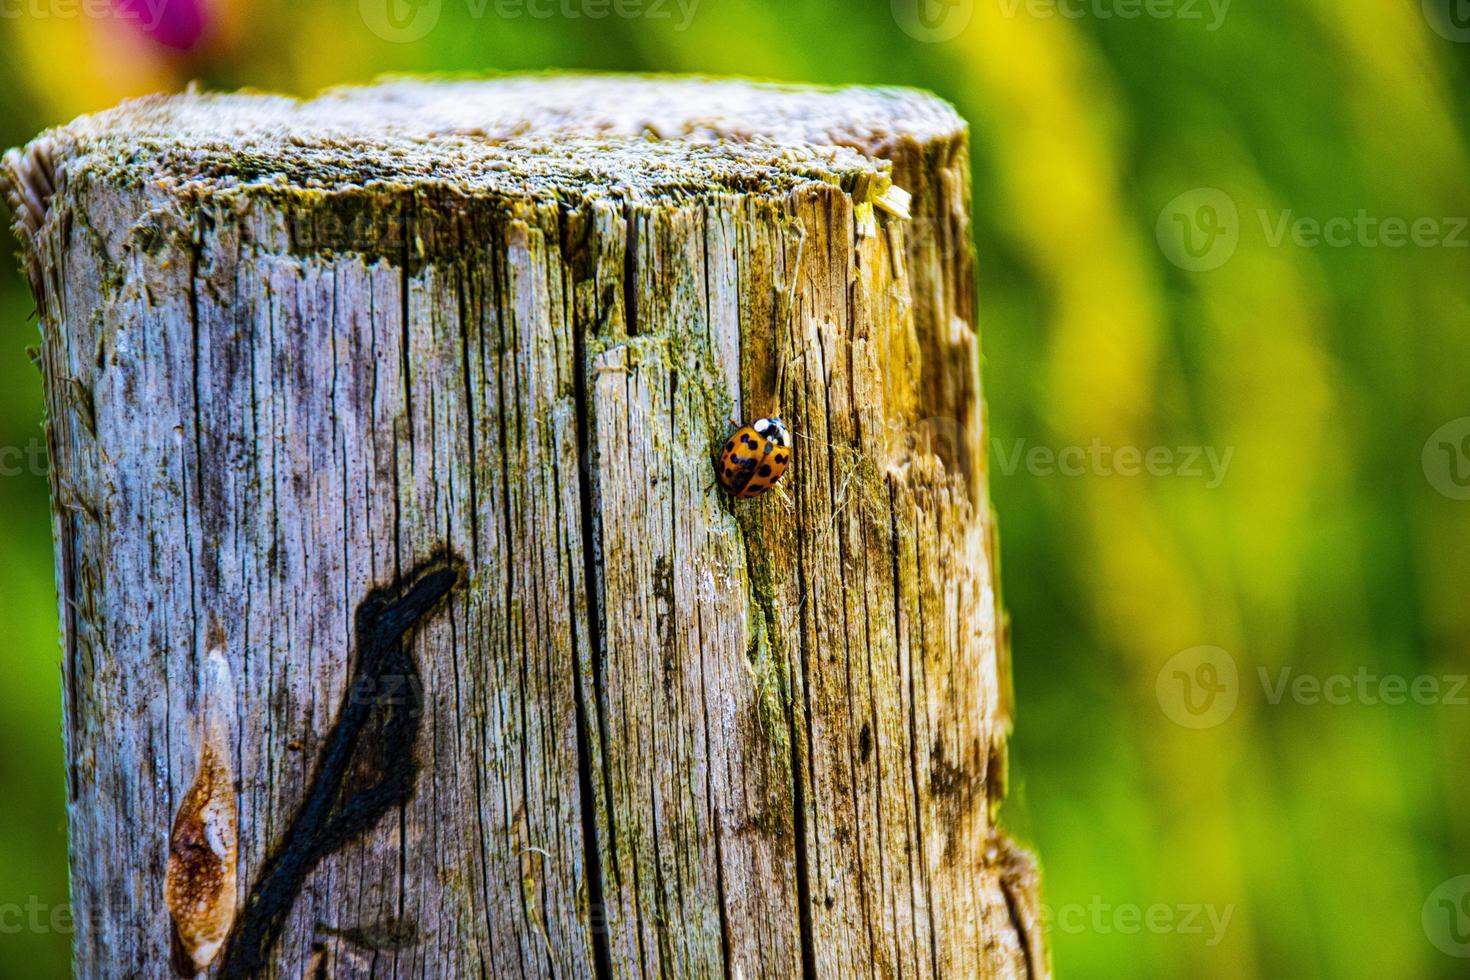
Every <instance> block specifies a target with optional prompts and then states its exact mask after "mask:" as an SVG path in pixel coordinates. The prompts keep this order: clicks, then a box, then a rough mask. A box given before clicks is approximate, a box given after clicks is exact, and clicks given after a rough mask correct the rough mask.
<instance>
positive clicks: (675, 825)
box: [3, 76, 1048, 980]
mask: <svg viewBox="0 0 1470 980" xmlns="http://www.w3.org/2000/svg"><path fill="white" fill-rule="evenodd" d="M3 169H4V170H5V172H6V190H7V193H8V196H9V198H10V200H11V203H12V206H13V208H14V210H15V212H16V216H17V222H16V223H17V229H18V232H19V234H20V238H21V240H22V242H23V244H24V253H23V261H24V263H25V266H26V269H27V270H28V273H29V276H30V279H31V282H32V285H33V287H34V290H35V295H36V297H37V303H38V307H39V310H40V322H41V330H42V333H43V350H42V355H41V362H42V365H43V369H44V373H45V380H46V401H47V404H46V409H47V413H46V421H47V440H48V445H49V448H50V452H51V460H52V471H51V481H52V484H51V485H52V491H53V497H54V532H55V539H56V557H57V563H56V569H57V577H58V583H59V590H60V596H61V602H60V618H61V636H62V649H63V660H62V667H63V688H64V701H65V738H66V749H67V759H68V766H69V771H68V774H67V779H68V788H69V793H68V800H69V811H70V824H71V874H72V892H73V897H74V903H75V912H76V921H77V934H76V950H75V969H76V972H77V974H78V975H79V976H86V977H123V976H134V977H163V976H168V975H170V973H171V972H172V973H177V974H179V975H185V976H188V975H194V974H195V973H204V972H208V973H211V974H213V975H217V976H224V977H244V976H256V975H261V976H273V977H302V976H309V977H355V976H370V975H371V976H396V977H475V976H478V977H486V976H490V977H542V976H557V977H574V978H575V977H597V978H600V980H606V978H611V977H724V978H742V977H743V978H756V977H806V978H816V977H823V978H827V977H831V978H847V977H859V976H872V977H910V978H918V977H977V976H984V977H1043V976H1046V975H1047V974H1048V966H1047V963H1046V956H1045V951H1044V948H1043V944H1042V937H1041V935H1040V932H1039V905H1038V897H1037V885H1036V876H1035V873H1034V871H1033V869H1032V865H1031V863H1030V861H1029V859H1028V858H1027V857H1026V855H1025V854H1024V852H1022V851H1020V850H1019V849H1017V848H1015V847H1013V846H1012V845H1011V844H1010V843H1009V842H1008V841H1007V839H1006V838H1005V837H1004V836H1003V835H1002V833H1001V832H1000V830H999V828H998V826H997V823H996V820H995V809H996V807H997V806H998V804H999V803H1000V801H1001V798H1002V796H1003V794H1004V787H1005V742H1006V736H1007V733H1008V730H1009V725H1010V705H1009V700H1008V698H1009V695H1008V693H1007V687H1008V677H1009V664H1008V660H1007V656H1008V654H1007V639H1006V627H1005V619H1004V615H1003V613H1002V610H1001V607H1000V603H999V598H998V595H999V593H998V587H997V581H996V551H995V526H994V521H993V518H992V516H991V511H990V506H989V500H988V494H987V486H986V468H985V455H984V452H983V450H982V447H983V445H984V442H983V437H984V431H983V411H982V402H981V394H980V387H979V373H978V346H977V334H976V329H975V303H974V294H973V257H972V246H971V239H970V217H969V214H970V201H969V164H968V149H967V135H966V128H965V125H964V123H963V122H962V121H961V120H960V119H959V118H958V116H956V114H955V113H954V112H953V110H952V109H951V108H950V107H949V106H948V105H946V104H945V103H943V102H940V101H939V100H937V99H935V98H933V97H932V96H929V95H926V94H923V93H919V92H914V91H908V90H892V89H860V88H846V89H836V90H818V89H808V88H794V87H780V86H768V85H757V84H752V83H745V82H735V81H718V80H700V79H653V78H624V77H596V76H587V77H564V76H539V77H527V78H515V77H512V78H504V79H498V80H488V81H452V82H451V81H442V82H426V81H413V80H395V81H391V82H385V83H383V84H379V85H374V86H369V87H362V88H348V89H342V90H337V91H332V92H328V93H326V94H324V95H323V96H321V97H319V98H317V99H315V100H312V101H308V102H297V101H294V100H290V99H284V98H276V97H267V96H262V95H206V94H199V93H190V94H186V95H181V96H177V97H169V98H152V99H145V100H141V101H137V102H132V103H129V104H126V105H124V106H122V107H120V108H118V109H116V110H113V111H109V112H105V113H101V114H99V115H96V116H92V117H88V118H84V119H81V120H78V121H77V122H75V123H73V124H71V125H69V126H66V127H64V128H61V129H58V130H55V131H52V132H49V133H47V134H44V135H43V136H41V137H40V138H38V139H37V140H36V141H35V142H33V143H32V144H31V145H30V146H29V147H28V148H26V149H25V150H23V151H13V152H12V153H11V154H10V155H8V156H7V158H6V165H5V167H4V168H3ZM775 414H780V415H781V416H782V417H783V418H784V419H785V421H786V422H787V424H788V425H789V427H790V430H791V432H792V433H793V436H794V452H795V458H794V462H793V465H792V467H791V470H790V472H789V473H788V474H787V476H786V478H785V479H784V481H782V482H781V483H780V484H778V486H777V488H776V489H775V490H773V491H772V492H770V493H767V494H765V495H764V496H762V497H760V498H757V499H754V500H737V499H734V498H732V497H731V496H730V495H729V494H728V493H726V492H725V491H724V490H723V489H722V488H720V487H719V486H718V485H717V483H716V479H715V471H714V468H713V460H714V457H715V455H716V454H717V452H718V451H719V449H720V447H721V446H722V444H723V442H724V441H725V439H726V437H727V436H728V434H729V433H730V432H731V431H733V430H732V427H731V420H732V419H733V420H737V421H742V422H743V421H746V420H749V419H753V418H758V417H763V416H768V415H775Z"/></svg>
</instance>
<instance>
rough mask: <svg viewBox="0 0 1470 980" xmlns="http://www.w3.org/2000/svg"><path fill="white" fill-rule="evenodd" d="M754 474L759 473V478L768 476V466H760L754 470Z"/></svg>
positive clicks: (769, 469) (769, 472) (769, 470)
mask: <svg viewBox="0 0 1470 980" xmlns="http://www.w3.org/2000/svg"><path fill="white" fill-rule="evenodd" d="M756 472H757V473H759V474H760V475H761V476H770V475H771V468H770V467H769V466H762V467H761V468H760V469H758V470H756Z"/></svg>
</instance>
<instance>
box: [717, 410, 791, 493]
mask: <svg viewBox="0 0 1470 980" xmlns="http://www.w3.org/2000/svg"><path fill="white" fill-rule="evenodd" d="M790 462H791V433H790V432H789V431H787V429H786V424H785V423H784V422H782V421H781V420H780V419H779V418H774V417H773V418H768V419H758V420H756V421H754V422H752V423H750V424H749V425H747V426H743V427H742V428H741V429H740V430H739V431H738V432H736V433H735V434H734V435H733V436H731V437H730V438H729V439H728V440H727V441H726V442H725V446H724V448H723V449H722V450H720V461H719V464H718V470H717V471H718V474H719V478H720V486H722V487H724V488H725V489H726V490H728V491H730V492H731V493H733V494H734V495H735V496H737V497H759V496H760V495H761V494H763V493H765V492H766V491H767V490H769V489H771V487H773V486H775V485H776V481H777V480H779V479H781V475H782V474H783V473H785V472H786V467H787V465H788V464H789V463H790Z"/></svg>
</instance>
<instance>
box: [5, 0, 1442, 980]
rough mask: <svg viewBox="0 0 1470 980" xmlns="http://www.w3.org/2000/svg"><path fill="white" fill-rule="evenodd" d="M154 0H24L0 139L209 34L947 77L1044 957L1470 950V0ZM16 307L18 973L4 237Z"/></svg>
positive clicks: (348, 70) (50, 738)
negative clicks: (966, 154) (956, 127)
mask: <svg viewBox="0 0 1470 980" xmlns="http://www.w3.org/2000/svg"><path fill="white" fill-rule="evenodd" d="M164 2H165V0H127V2H121V3H120V6H116V7H109V6H108V5H107V3H106V0H0V83H3V92H4V104H5V111H4V113H3V115H0V145H15V144H18V143H21V142H23V141H25V140H26V139H28V138H29V137H30V136H32V135H34V134H35V133H36V132H37V131H38V130H40V129H42V128H44V127H46V126H49V125H53V124H57V123H61V122H65V121H67V120H69V119H70V118H72V117H73V116H75V115H77V114H79V113H82V112H86V111H90V110H95V109H100V108H104V107H106V106H109V105H112V104H113V103H115V102H116V101H118V100H119V99H121V98H123V97H126V96H132V95H138V94H143V93H146V92H150V91H157V90H173V89H177V88H178V87H180V86H181V85H183V84H185V83H186V82H187V81H188V80H190V79H193V78H198V79H200V80H202V81H203V82H204V83H205V84H207V85H209V86H214V87H238V86H251V87H257V88H265V89H272V90H281V91H286V92H292V93H299V94H306V93H310V92H312V91H314V90H316V89H318V88H319V87H321V86H324V85H328V84H333V83H337V82H342V81H350V80H362V79H368V78H371V77H373V76H375V75H377V74H379V73H381V72H385V71H446V70H452V71H459V70H485V69H522V68H544V67H579V68H598V69H636V70H673V71H699V72H714V73H735V74H745V75H755V76H761V77H769V78H776V79H788V80H796V81H811V82H834V83H835V82H863V83H894V84H906V85H917V86H922V87H925V88H929V89H932V90H934V91H936V92H938V93H940V94H941V95H943V96H945V97H946V98H948V99H950V100H951V101H953V102H954V103H955V104H956V105H957V106H958V107H959V109H960V110H961V112H962V113H963V114H964V115H965V116H966V117H968V118H969V119H970V120H971V123H972V126H973V131H972V136H973V148H974V149H973V156H974V205H975V232H976V244H977V247H978V250H979V256H980V280H981V281H980V295H981V300H982V313H981V316H982V323H981V328H982V333H983V338H984V346H985V355H986V368H985V371H986V385H987V389H988V397H989V401H990V420H991V426H992V431H991V433H990V441H991V445H990V447H989V448H990V453H991V467H992V484H993V492H994V497H995V502H996V506H997V508H998V510H999V512H1000V516H1001V523H1002V529H1003V535H1004V537H1003V540H1004V562H1005V569H1004V584H1005V589H1006V598H1007V602H1008V605H1009V607H1010V609H1011V612H1012V615H1013V621H1014V643H1015V685H1016V692H1017V699H1018V703H1019V715H1018V722H1017V731H1016V734H1015V738H1014V742H1013V758H1012V762H1013V773H1014V779H1013V782H1014V789H1013V794H1012V798H1011V800H1010V801H1009V802H1008V803H1007V804H1006V806H1005V810H1004V819H1005V820H1006V821H1007V822H1008V824H1009V825H1010V826H1011V827H1013V828H1014V829H1015V830H1016V831H1017V832H1018V834H1019V835H1020V836H1021V837H1023V838H1024V839H1025V840H1027V841H1029V842H1030V843H1032V844H1033V845H1034V846H1035V847H1036V849H1037V850H1038V851H1039V853H1040V854H1041V856H1042V859H1043V863H1044V868H1045V879H1046V885H1045V890H1046V901H1047V907H1048V911H1049V914H1050V917H1051V919H1052V928H1051V942H1052V948H1053V957H1054V962H1055V966H1056V968H1057V971H1058V974H1059V976H1061V977H1065V978H1093V977H1098V978H1113V977H1165V978H1175V977H1183V978H1215V977H1231V978H1243V977H1269V978H1309V977H1363V978H1374V980H1394V978H1437V977H1463V976H1467V975H1470V959H1465V958H1463V957H1466V956H1470V899H1467V898H1466V897H1465V896H1466V894H1467V892H1470V879H1465V880H1462V881H1455V880H1454V879H1456V878H1457V877H1458V876H1460V875H1465V874H1470V820H1467V819H1466V814H1467V812H1470V780H1467V778H1466V777H1467V773H1470V765H1467V760H1466V750H1467V748H1470V703H1467V702H1470V690H1465V689H1459V688H1458V682H1456V681H1455V678H1456V677H1463V676H1464V675H1465V674H1466V673H1467V672H1470V663H1467V660H1470V658H1467V652H1470V562H1467V556H1470V500H1467V499H1465V498H1467V497H1470V418H1467V416H1470V370H1467V369H1470V229H1467V228H1466V216H1470V180H1467V175H1470V168H1467V150H1470V139H1467V121H1470V120H1467V98H1466V96H1467V93H1470V4H1467V3H1466V2H1465V0H1424V2H1422V3H1421V0H1364V2H1361V3H1356V4H1342V3H1336V2H1330V0H1272V2H1269V3H1266V2H1261V0H1256V2H1247V0H1238V2H1235V3H1229V2H1227V0H1213V3H1211V2H1210V0H1059V2H1052V0H893V2H892V3H891V4H890V2H889V0H861V2H859V3H851V2H848V3H840V2H837V0H828V2H826V3H817V2H811V0H780V2H770V3H755V2H750V0H684V2H683V4H682V6H681V5H680V4H678V3H676V2H673V0H668V2H665V0H657V2H656V4H655V0H618V3H617V4H604V5H602V6H599V5H598V0H438V2H437V3H436V2H435V0H419V2H418V5H417V6H415V5H411V4H409V3H407V2H406V0H361V2H360V3H359V2H356V0H339V2H326V0H312V2H299V0H297V2H288V0H221V2H217V3H213V4H209V5H206V6H204V7H202V8H196V7H194V6H192V2H193V0H167V2H168V3H169V4H171V6H170V7H168V8H167V9H165V8H162V7H157V6H151V5H150V3H151V4H161V3H164ZM389 2H391V3H392V4H393V6H392V7H389V6H388V3H389ZM119 9H134V10H140V11H142V12H143V14H144V17H143V18H142V19H143V20H148V21H151V20H153V18H152V17H151V14H152V13H153V12H154V11H161V12H162V13H163V15H164V16H163V17H162V18H161V19H160V20H159V21H158V23H157V25H156V26H155V29H154V30H153V31H152V32H149V31H146V30H142V29H140V28H139V25H138V23H135V22H130V21H129V20H128V19H127V18H125V17H120V16H117V15H116V13H115V12H116V10H119ZM599 10H606V11H607V15H606V16H604V17H602V18H594V17H593V16H590V15H591V14H593V13H595V12H597V11H599ZM194 11H197V13H198V14H199V15H200V16H199V17H198V19H197V20H193V19H191V18H192V13H191V12H194ZM0 320H3V321H4V325H5V330H4V332H3V334H0V542H3V547H4V554H5V560H4V561H3V562H0V604H3V611H4V619H5V622H6V624H7V628H6V629H5V630H4V632H5V635H6V641H7V645H8V649H9V651H10V652H9V654H8V656H7V658H6V661H5V664H6V669H5V672H4V677H5V679H6V683H7V686H8V688H9V693H10V696H9V697H8V698H7V699H6V702H5V710H3V711H0V746H3V747H0V801H3V803H0V976H3V977H27V978H31V977H42V976H63V975H65V974H66V972H67V947H68V936H67V931H68V928H69V918H68V917H67V914H66V906H65V903H66V900H67V898H66V896H67V886H66V851H65V812H64V809H63V781H62V774H63V767H62V754H61V738H60V693H59V687H60V685H59V668H58V659H59V654H58V649H57V641H56V608H55V592H54V588H53V585H52V558H51V542H50V524H49V509H48V503H47V487H46V480H45V477H44V469H43V463H42V462H41V461H40V457H39V455H38V453H39V447H40V446H41V445H42V444H43V443H42V441H41V437H42V433H41V427H40V422H41V413H42V402H41V394H40V379H39V375H38V373H37V372H36V370H35V368H33V367H32V366H31V364H30V362H29V359H28V358H27V355H26V352H25V348H26V346H27V345H30V344H35V343H36V342H37V339H38V334H37V330H36V326H35V322H34V317H33V313H32V303H31V300H30V298H29V295H28V293H27V292H26V290H25V287H24V284H23V282H22V279H21V277H20V276H19V274H18V273H17V272H16V271H15V268H14V265H13V263H12V264H6V265H5V267H4V268H3V272H0ZM1132 448H1136V450H1137V453H1138V458H1137V459H1135V458H1134V456H1133V455H1132ZM1150 452H1152V455H1149V454H1150ZM1140 460H1141V462H1140ZM1133 469H1137V470H1138V472H1136V473H1135V472H1131V470H1133ZM1201 648H1204V649H1201ZM1263 671H1264V674H1263V673H1262V672H1263ZM1302 677H1305V678H1307V680H1306V681H1300V680H1298V679H1299V678H1302ZM1263 678H1264V680H1263ZM1334 678H1340V679H1339V680H1334ZM1424 678H1434V679H1437V680H1438V682H1437V689H1436V690H1435V691H1433V692H1430V689H1429V686H1428V685H1429V683H1430V682H1429V681H1426V680H1424ZM1283 679H1286V680H1287V681H1288V682H1291V683H1296V684H1302V685H1305V686H1302V687H1292V686H1290V684H1289V685H1288V687H1287V689H1286V690H1285V692H1284V693H1280V694H1279V696H1278V693H1279V692H1280V688H1279V685H1280V683H1281V682H1282V680H1283ZM1396 679H1402V680H1401V681H1400V680H1396ZM1416 681H1418V683H1419V687H1418V688H1417V691H1418V693H1419V695H1420V696H1419V697H1417V698H1415V697H1414V696H1412V692H1413V691H1415V690H1416V689H1415V688H1413V687H1412V685H1413V684H1414V683H1415V682H1416ZM1314 682H1315V683H1320V684H1324V685H1325V692H1326V693H1325V694H1323V693H1319V694H1317V695H1314V694H1313V693H1312V690H1313V689H1312V687H1311V686H1310V685H1311V684H1312V683H1314ZM1400 683H1402V684H1403V685H1405V686H1408V690H1409V691H1410V692H1411V694H1410V696H1409V697H1407V698H1405V697H1403V696H1402V691H1401V690H1400V688H1399V686H1398V685H1399V684H1400ZM1394 701H1405V702H1406V703H1390V702H1394Z"/></svg>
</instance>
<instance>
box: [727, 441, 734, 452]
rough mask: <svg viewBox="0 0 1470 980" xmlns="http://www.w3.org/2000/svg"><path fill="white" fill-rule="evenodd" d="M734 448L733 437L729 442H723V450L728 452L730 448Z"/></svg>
mask: <svg viewBox="0 0 1470 980" xmlns="http://www.w3.org/2000/svg"><path fill="white" fill-rule="evenodd" d="M734 448H735V440H734V439H731V440H730V441H729V442H727V443H725V452H727V453H728V452H730V451H731V450H733V449H734Z"/></svg>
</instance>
